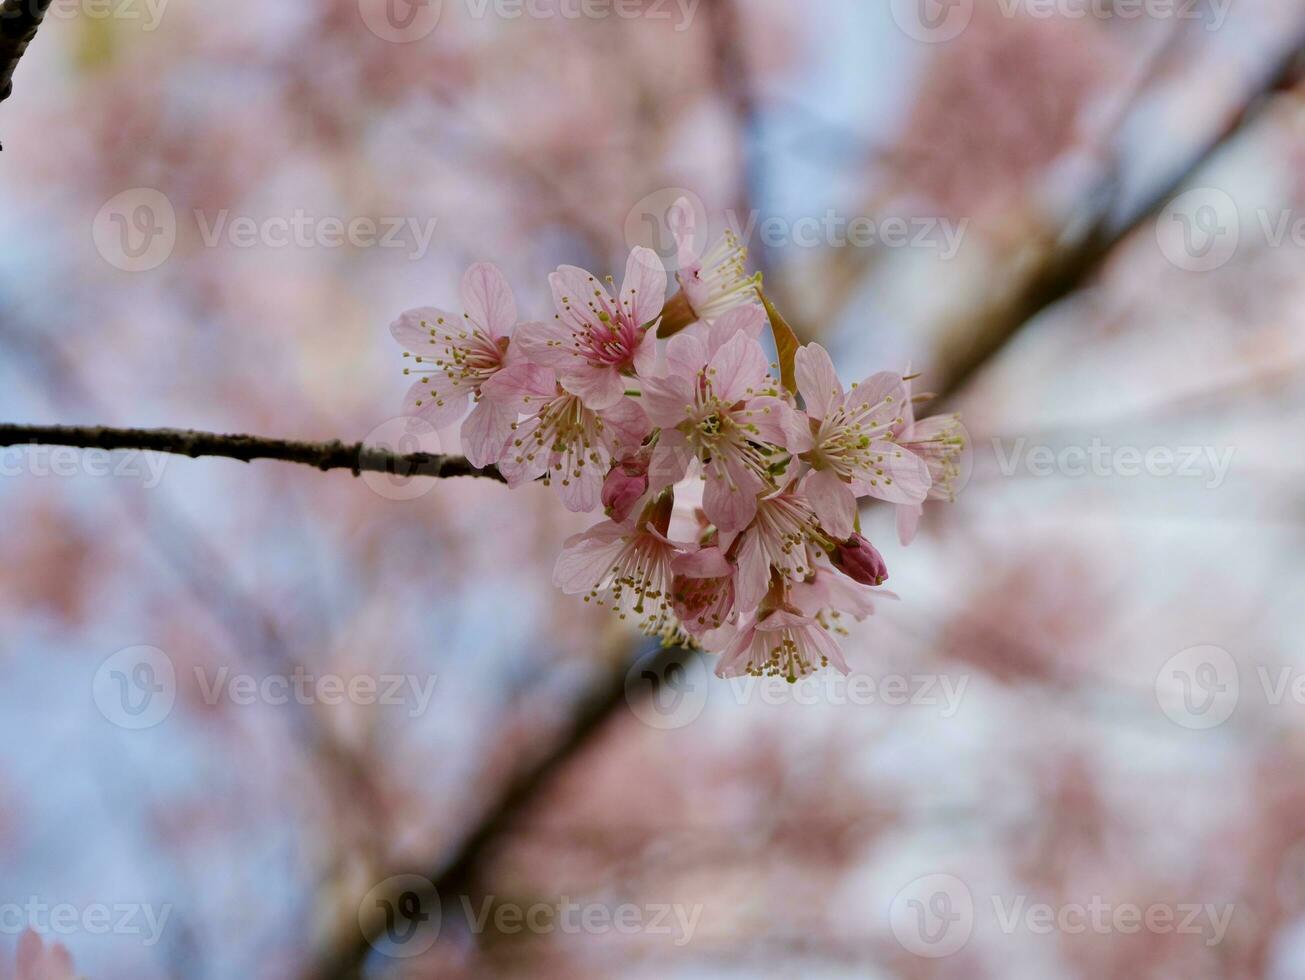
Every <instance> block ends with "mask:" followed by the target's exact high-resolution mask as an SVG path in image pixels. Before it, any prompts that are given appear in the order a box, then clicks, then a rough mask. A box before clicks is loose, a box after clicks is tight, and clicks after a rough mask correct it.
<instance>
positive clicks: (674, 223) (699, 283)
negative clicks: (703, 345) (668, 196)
mask: <svg viewBox="0 0 1305 980" xmlns="http://www.w3.org/2000/svg"><path fill="white" fill-rule="evenodd" d="M668 223H669V225H670V229H671V234H672V235H673V236H674V237H675V244H676V252H677V263H678V265H679V268H680V271H679V272H678V273H676V279H677V280H679V283H680V289H681V294H680V296H681V297H682V298H683V300H684V304H685V305H686V306H687V307H688V311H687V314H686V318H688V319H691V320H696V321H705V322H708V323H710V322H713V321H714V320H716V319H717V318H719V317H722V316H724V315H725V314H726V313H729V312H730V311H731V310H733V309H736V308H737V307H740V306H744V305H747V304H750V303H751V304H755V303H756V302H757V299H758V293H757V290H758V288H759V287H760V286H761V274H760V273H756V274H755V275H751V276H750V275H748V270H747V259H748V250H747V249H746V248H745V247H744V246H743V244H742V243H741V242H740V241H739V238H738V236H737V235H736V234H734V232H733V231H726V232H725V235H724V236H723V237H722V238H720V239H719V240H718V241H717V242H716V243H715V244H714V245H712V246H711V248H708V249H706V250H705V252H704V254H702V255H701V257H700V256H699V254H698V253H699V251H700V250H701V249H702V242H703V241H705V233H706V230H705V229H703V228H700V227H699V226H698V221H697V216H696V213H695V212H694V210H693V207H692V205H690V203H689V202H688V200H687V199H685V198H680V199H679V200H678V201H676V202H675V205H674V206H673V207H672V208H671V212H670V215H669V218H668Z"/></svg>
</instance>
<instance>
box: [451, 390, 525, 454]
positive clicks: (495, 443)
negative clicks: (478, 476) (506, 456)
mask: <svg viewBox="0 0 1305 980" xmlns="http://www.w3.org/2000/svg"><path fill="white" fill-rule="evenodd" d="M516 420H517V413H516V412H514V411H512V410H511V409H510V408H509V407H508V406H506V405H504V404H502V403H500V402H498V401H496V400H494V399H492V398H482V399H481V400H480V403H479V404H478V405H477V406H476V407H475V408H473V409H472V410H471V414H470V415H468V416H467V420H466V421H465V422H463V423H462V452H463V454H464V455H466V457H467V459H468V461H469V462H470V463H471V465H472V466H489V465H491V464H493V463H497V462H498V461H499V458H500V457H501V456H502V455H503V450H504V448H505V447H506V446H507V442H508V440H509V439H510V438H512V423H513V422H515V421H516Z"/></svg>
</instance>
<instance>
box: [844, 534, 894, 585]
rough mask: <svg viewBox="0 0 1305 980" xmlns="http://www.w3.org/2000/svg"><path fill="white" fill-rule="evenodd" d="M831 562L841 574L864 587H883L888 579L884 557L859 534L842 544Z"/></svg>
mask: <svg viewBox="0 0 1305 980" xmlns="http://www.w3.org/2000/svg"><path fill="white" fill-rule="evenodd" d="M830 560H831V561H832V562H833V563H834V567H835V568H837V569H838V570H839V571H840V572H842V573H843V574H844V575H846V576H847V577H848V578H850V579H852V580H853V581H856V582H860V583H861V584H862V585H883V584H884V582H885V581H887V579H888V565H887V564H885V563H884V556H883V555H881V554H879V552H878V551H877V550H876V549H875V546H874V545H872V544H871V543H870V542H869V541H867V540H866V539H865V538H863V537H861V535H859V534H853V535H852V536H851V537H850V538H848V539H847V540H846V541H844V542H842V543H840V544H839V545H838V547H837V548H835V549H834V553H833V554H832V555H831V556H830Z"/></svg>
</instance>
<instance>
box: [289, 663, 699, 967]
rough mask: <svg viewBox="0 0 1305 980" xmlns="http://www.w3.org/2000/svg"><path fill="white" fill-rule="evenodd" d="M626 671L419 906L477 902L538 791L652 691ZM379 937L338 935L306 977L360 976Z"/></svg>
mask: <svg viewBox="0 0 1305 980" xmlns="http://www.w3.org/2000/svg"><path fill="white" fill-rule="evenodd" d="M698 656H701V654H699V653H698V652H696V651H693V650H685V649H681V648H678V647H668V648H664V649H662V650H659V651H657V654H656V656H654V657H652V658H651V659H650V660H649V661H648V662H647V668H646V670H645V673H651V674H653V675H655V676H656V677H663V678H664V677H667V676H669V673H670V672H671V671H672V670H674V669H675V667H676V665H680V666H686V665H687V664H688V663H689V662H690V661H692V660H693V659H694V658H696V657H698ZM628 669H629V663H628V662H627V661H625V660H624V659H620V660H618V661H616V662H615V664H614V665H613V668H612V670H611V672H610V674H609V676H607V677H605V678H603V679H602V680H601V681H599V682H598V683H596V684H595V685H593V686H592V687H591V688H590V690H589V692H588V693H587V695H586V696H585V697H584V698H582V699H581V701H580V702H579V704H578V705H577V707H576V708H575V709H574V712H573V715H574V718H575V720H574V722H573V723H572V724H571V726H570V728H569V729H568V730H567V731H566V732H565V733H564V734H563V735H562V736H561V738H560V740H559V741H558V742H557V743H556V744H554V745H550V746H549V747H548V748H547V749H546V750H545V753H544V754H543V755H542V756H541V757H540V758H539V759H537V760H535V761H533V762H528V763H527V764H526V765H524V766H523V767H522V768H521V770H520V771H519V772H518V773H517V774H516V775H515V777H514V778H512V779H510V780H509V781H508V785H507V787H506V788H505V789H504V791H503V793H502V795H501V796H499V798H498V799H497V800H496V801H495V802H494V803H493V804H492V805H491V806H490V807H489V808H488V809H487V810H486V812H485V818H484V820H482V821H481V822H480V823H479V824H477V825H476V827H475V828H474V829H473V830H472V832H471V833H470V834H469V835H468V836H467V837H465V838H464V839H463V840H462V841H461V843H460V844H459V845H458V847H457V849H456V851H455V852H454V853H453V854H452V856H451V857H449V858H448V859H447V860H446V861H444V862H442V863H440V864H439V866H437V867H435V868H428V869H426V871H425V873H423V874H422V875H421V876H422V877H424V878H425V879H426V880H427V881H429V882H430V888H429V889H426V890H425V891H424V893H423V894H420V895H419V896H418V897H419V899H420V900H421V903H422V907H423V908H424V907H426V903H427V902H428V900H429V899H431V898H432V897H440V898H442V900H443V901H456V900H459V899H461V898H466V899H468V900H469V901H472V902H473V903H474V902H476V900H477V899H478V898H479V897H480V896H479V895H478V893H477V888H476V886H477V877H478V875H479V873H480V872H481V870H482V869H483V867H484V865H485V864H486V859H487V858H488V857H490V856H491V855H492V854H493V852H494V850H495V849H496V848H497V847H499V846H500V845H501V844H502V842H503V840H504V838H505V837H506V836H507V833H508V831H510V830H511V829H512V828H513V827H515V826H516V825H517V824H518V823H519V821H520V820H521V817H522V816H523V814H525V813H527V812H529V810H530V809H531V808H532V807H533V806H535V805H536V804H537V803H538V802H539V797H540V795H541V794H542V792H543V791H544V790H545V789H546V788H547V787H548V786H549V785H550V784H551V783H552V781H553V779H554V778H555V777H556V776H557V775H558V774H559V773H560V772H561V771H562V770H563V769H565V768H566V766H567V765H568V764H569V763H570V762H571V761H572V760H573V759H574V758H575V756H576V755H578V754H579V753H580V752H581V751H583V750H584V749H585V748H586V747H587V746H589V745H591V744H594V743H595V742H596V741H597V740H598V736H599V735H600V734H601V733H602V732H603V731H604V730H605V729H606V728H607V727H608V726H609V725H611V724H612V723H613V720H614V719H615V718H616V716H617V715H619V714H621V713H622V712H621V707H622V705H625V704H629V705H630V706H631V707H634V705H635V702H636V700H637V699H640V698H645V697H648V696H650V695H651V691H652V688H651V687H647V686H644V685H639V686H638V687H636V688H633V689H632V688H629V687H627V685H626V675H627V672H628ZM411 870H412V869H411V868H404V867H399V868H395V869H392V871H391V872H390V874H392V875H400V874H407V873H411ZM381 897H384V898H388V899H389V900H390V901H391V902H392V903H394V906H395V907H396V908H398V907H401V905H400V904H399V895H397V894H393V895H388V896H381ZM378 925H379V923H378ZM379 938H380V930H379V929H377V930H376V931H375V932H373V933H370V934H364V933H363V932H362V931H361V928H360V929H359V930H358V931H357V932H352V933H350V934H349V935H346V936H343V937H341V941H342V945H341V946H340V947H338V948H336V949H333V950H330V951H329V952H327V953H326V954H325V955H324V956H322V958H321V959H320V960H319V961H318V962H317V963H315V964H313V965H311V966H310V967H309V969H308V971H307V972H306V974H305V976H306V977H308V978H315V980H359V978H361V977H362V976H363V975H364V974H363V969H364V966H365V964H366V961H367V957H368V954H369V953H370V952H371V949H372V946H371V944H372V942H373V941H375V940H377V939H379Z"/></svg>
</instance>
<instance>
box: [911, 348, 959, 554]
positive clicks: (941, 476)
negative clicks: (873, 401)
mask: <svg viewBox="0 0 1305 980" xmlns="http://www.w3.org/2000/svg"><path fill="white" fill-rule="evenodd" d="M908 371H909V368H908ZM905 393H906V403H905V407H904V408H903V410H902V421H901V422H900V423H899V424H898V425H897V427H896V429H895V430H894V433H895V437H896V439H897V442H898V444H899V445H900V446H901V447H902V448H903V449H906V450H908V451H909V452H911V453H912V454H914V455H915V456H917V457H918V458H920V459H922V460H924V463H925V466H926V467H928V470H929V477H930V486H929V494H928V497H927V499H929V500H942V501H946V502H948V503H951V502H953V501H954V500H955V499H956V483H957V481H958V480H959V479H960V474H961V465H960V464H961V458H962V454H963V453H964V452H965V448H966V445H967V444H968V439H967V437H966V433H965V427H964V426H962V425H961V417H960V416H959V415H955V414H951V415H933V416H930V417H929V418H926V419H921V420H918V421H917V420H916V418H915V399H914V398H912V397H911V384H910V382H909V381H908V382H906V386H905ZM922 516H924V505H923V502H922V501H916V502H913V503H912V502H906V503H899V504H898V506H897V537H898V539H899V540H900V541H901V542H902V545H903V546H905V545H909V544H910V543H911V542H912V541H913V540H914V539H915V534H916V532H917V531H918V530H919V527H920V518H921V517H922Z"/></svg>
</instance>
